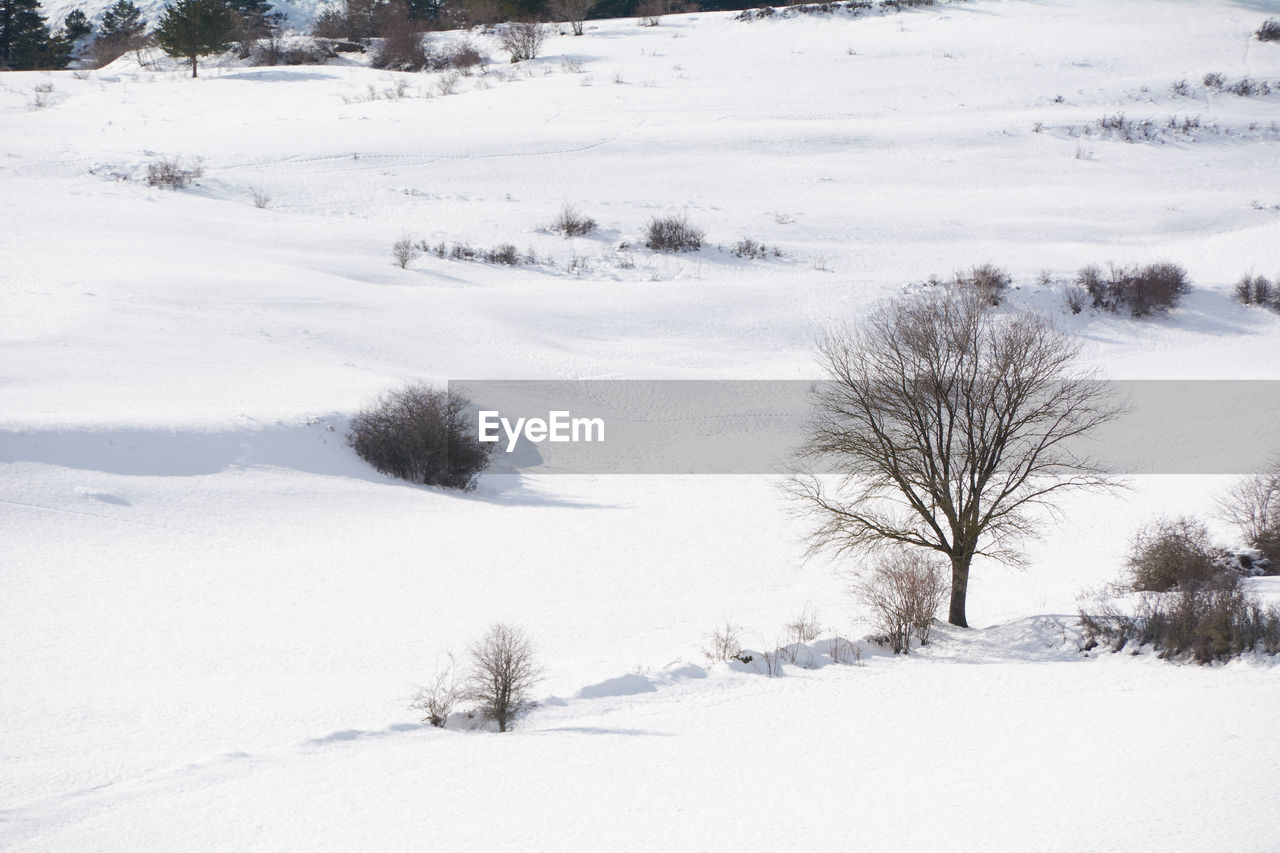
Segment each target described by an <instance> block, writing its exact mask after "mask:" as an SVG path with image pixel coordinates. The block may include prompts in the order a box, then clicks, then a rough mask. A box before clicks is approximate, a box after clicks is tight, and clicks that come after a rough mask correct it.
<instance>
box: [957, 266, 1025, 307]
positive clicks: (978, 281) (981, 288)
mask: <svg viewBox="0 0 1280 853" xmlns="http://www.w3.org/2000/svg"><path fill="white" fill-rule="evenodd" d="M1012 283H1013V279H1012V278H1010V277H1009V273H1007V272H1005V271H1004V270H1002V269H1000V267H998V266H996V265H995V264H980V265H978V266H975V267H973V268H972V269H971V270H969V271H968V272H967V273H964V272H958V273H956V275H955V284H956V285H957V286H959V287H968V288H972V289H973V290H975V291H977V292H978V293H980V294H981V295H982V297H983V298H984V299H986V300H987V301H988V302H989V303H990V304H992V305H999V304H1000V299H1001V297H1003V296H1004V292H1005V291H1006V290H1008V289H1009V285H1010V284H1012Z"/></svg>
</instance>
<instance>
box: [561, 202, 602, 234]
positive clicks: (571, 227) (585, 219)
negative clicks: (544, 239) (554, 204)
mask: <svg viewBox="0 0 1280 853" xmlns="http://www.w3.org/2000/svg"><path fill="white" fill-rule="evenodd" d="M551 230H552V231H558V232H559V233H561V234H563V235H564V236H566V237H583V236H586V235H587V234H590V233H591V232H592V231H594V230H596V221H595V220H594V219H592V218H591V217H590V216H584V215H583V214H581V213H579V212H578V209H577V208H576V207H574V206H573V205H571V204H566V205H565V206H564V207H562V208H560V215H559V216H557V217H556V219H555V221H554V222H552V223H551Z"/></svg>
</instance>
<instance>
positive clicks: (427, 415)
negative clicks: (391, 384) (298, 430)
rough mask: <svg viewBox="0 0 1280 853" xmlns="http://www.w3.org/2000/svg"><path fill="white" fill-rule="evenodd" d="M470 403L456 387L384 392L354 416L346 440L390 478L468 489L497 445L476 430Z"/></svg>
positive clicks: (415, 386)
mask: <svg viewBox="0 0 1280 853" xmlns="http://www.w3.org/2000/svg"><path fill="white" fill-rule="evenodd" d="M468 405H469V402H468V401H467V400H466V398H464V397H462V396H461V395H459V394H456V393H454V392H452V391H442V390H439V389H436V388H431V387H429V386H427V385H423V384H421V383H411V384H409V385H406V386H405V387H404V388H401V389H400V390H398V391H392V392H389V393H387V394H384V395H383V396H382V398H381V399H379V400H378V402H377V403H376V404H375V405H373V406H372V407H370V408H368V409H365V410H364V411H362V412H360V413H359V414H358V415H356V416H355V417H354V418H352V420H351V431H350V433H349V434H348V435H347V441H348V443H349V444H350V445H351V447H352V448H353V449H354V450H355V452H356V454H357V455H358V456H359V457H360V458H361V459H363V460H364V461H366V462H368V463H369V464H370V465H372V466H373V467H374V468H376V469H378V470H379V471H381V472H382V473H384V474H388V475H390V476H392V477H399V478H400V479H402V480H408V481H409V482H411V483H422V484H424V485H427V486H443V487H445V488H448V489H462V490H470V489H473V488H475V485H476V480H477V478H478V477H479V476H480V473H481V472H482V471H484V469H485V468H486V467H488V465H489V454H490V453H491V452H492V450H493V447H494V445H493V444H485V443H482V442H481V441H480V440H479V437H478V436H477V435H476V434H475V431H474V429H473V424H472V422H471V420H470V419H469V418H467V417H466V416H465V412H466V409H467V406H468Z"/></svg>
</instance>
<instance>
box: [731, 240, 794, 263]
mask: <svg viewBox="0 0 1280 853" xmlns="http://www.w3.org/2000/svg"><path fill="white" fill-rule="evenodd" d="M732 252H733V255H734V257H736V258H751V259H752V260H763V259H765V258H767V257H768V256H769V249H768V247H766V246H765V244H764V243H757V242H756V241H755V240H752V239H751V238H750V237H743V238H742V239H741V240H739V241H738V242H736V243H734V244H733V249H732ZM773 254H774V256H775V257H778V256H780V255H781V254H782V253H781V252H779V251H778V250H777V249H774V250H773Z"/></svg>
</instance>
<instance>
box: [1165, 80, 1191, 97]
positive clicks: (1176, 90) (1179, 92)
mask: <svg viewBox="0 0 1280 853" xmlns="http://www.w3.org/2000/svg"><path fill="white" fill-rule="evenodd" d="M1169 92H1170V93H1172V94H1173V95H1174V96H1176V97H1179V98H1190V97H1191V86H1190V84H1188V83H1187V81H1186V80H1174V81H1173V82H1172V83H1170V84H1169Z"/></svg>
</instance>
